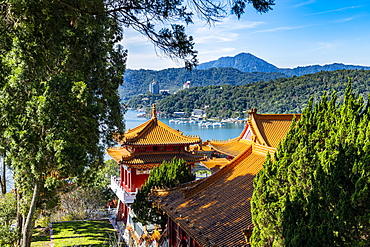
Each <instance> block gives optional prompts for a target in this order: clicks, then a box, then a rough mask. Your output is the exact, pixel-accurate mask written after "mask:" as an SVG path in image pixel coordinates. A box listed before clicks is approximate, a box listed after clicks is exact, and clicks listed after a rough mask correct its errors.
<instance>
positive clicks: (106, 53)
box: [0, 1, 125, 246]
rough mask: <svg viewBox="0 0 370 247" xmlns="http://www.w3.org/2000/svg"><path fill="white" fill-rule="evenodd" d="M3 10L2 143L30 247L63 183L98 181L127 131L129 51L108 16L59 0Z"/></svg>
mask: <svg viewBox="0 0 370 247" xmlns="http://www.w3.org/2000/svg"><path fill="white" fill-rule="evenodd" d="M91 4H92V5H94V7H96V8H98V7H99V6H100V5H99V4H98V3H97V2H96V1H94V2H91ZM100 8H102V9H104V6H100ZM1 11H4V12H2V17H4V16H3V14H4V15H5V14H6V18H3V19H2V20H1V21H2V22H1V27H3V29H2V32H3V36H2V37H1V40H2V42H0V43H1V44H0V49H1V56H0V63H1V66H0V67H1V68H2V69H1V71H0V95H1V102H0V111H1V116H2V121H1V126H0V129H1V136H0V137H1V138H0V145H1V149H3V150H5V151H6V162H7V164H10V166H11V167H12V168H13V170H14V174H15V177H14V179H15V188H16V191H17V204H18V213H17V219H18V221H17V222H18V229H19V231H20V232H21V234H22V239H21V241H20V243H19V244H20V245H21V246H29V245H30V238H31V235H32V231H33V225H34V220H35V216H36V213H37V212H38V211H39V210H40V209H45V208H49V207H51V206H54V205H55V202H56V201H55V199H56V198H55V194H56V193H55V189H56V188H57V187H59V186H60V185H62V183H61V181H64V180H65V179H67V178H69V177H78V178H80V180H82V179H85V180H86V181H88V180H89V179H90V178H92V177H94V176H93V175H91V174H92V173H94V172H95V171H96V170H97V168H98V167H99V166H100V165H101V164H103V155H104V150H105V147H106V146H107V145H112V144H113V140H111V136H112V133H113V132H114V131H123V124H122V112H121V108H120V105H119V97H118V94H117V88H118V85H119V84H121V82H122V75H123V71H124V57H125V53H124V52H123V51H122V48H121V47H119V46H116V45H115V42H116V41H117V40H119V39H120V37H121V36H122V35H121V30H120V28H119V26H118V25H117V22H116V21H115V20H114V19H112V18H110V17H109V16H108V15H99V16H93V15H89V14H82V13H80V12H77V11H75V10H73V9H71V8H67V7H65V6H64V5H63V4H61V3H60V2H59V1H7V2H6V4H5V5H4V6H2V9H1Z"/></svg>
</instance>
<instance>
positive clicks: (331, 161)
mask: <svg viewBox="0 0 370 247" xmlns="http://www.w3.org/2000/svg"><path fill="white" fill-rule="evenodd" d="M337 101H338V99H337V97H336V94H335V93H333V94H332V95H331V97H329V96H328V95H327V94H326V93H325V94H324V95H323V96H322V98H321V100H320V101H319V103H317V104H315V105H314V104H313V100H310V102H309V104H308V107H307V108H305V109H304V111H303V113H302V117H301V119H300V120H299V121H297V122H295V123H293V124H292V127H291V129H290V131H289V132H288V134H287V136H286V138H285V140H283V141H282V142H281V143H280V145H279V147H278V152H277V153H275V156H274V159H270V158H268V159H267V160H266V162H265V163H264V168H263V170H261V172H260V173H259V174H258V175H257V176H256V179H255V181H254V187H255V190H254V193H253V198H252V202H251V206H252V216H253V223H254V230H253V235H252V245H253V246H368V245H369V240H368V239H369V234H370V214H369V213H370V205H369V203H368V202H369V201H370V193H369V185H370V179H369V177H370V176H369V175H370V167H369V165H368V164H369V162H370V153H369V148H370V128H369V127H370V126H369V124H370V123H369V117H370V111H369V107H368V106H367V105H365V104H364V101H363V99H362V98H361V97H358V96H357V95H355V94H354V93H353V91H352V85H351V82H350V81H349V83H348V86H347V88H346V91H345V94H344V101H343V103H342V104H338V103H337Z"/></svg>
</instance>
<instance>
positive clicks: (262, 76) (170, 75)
mask: <svg viewBox="0 0 370 247" xmlns="http://www.w3.org/2000/svg"><path fill="white" fill-rule="evenodd" d="M280 77H286V76H285V75H284V74H283V73H277V72H272V73H263V72H252V73H247V72H241V71H239V70H237V69H234V68H211V69H208V70H197V69H194V70H192V71H189V70H186V69H185V68H172V69H165V70H159V71H155V70H144V69H141V70H127V71H126V72H125V78H124V83H123V85H122V86H121V87H120V89H119V91H120V92H119V93H120V96H121V98H122V99H124V100H127V99H129V98H131V97H133V96H135V95H138V94H145V93H147V92H148V91H149V84H150V83H152V82H153V81H155V82H157V83H158V84H159V88H160V90H170V93H174V92H176V91H178V90H180V89H182V86H183V84H184V83H185V82H187V81H190V82H191V85H192V86H194V87H198V86H208V85H224V84H228V85H233V86H237V85H243V84H248V83H253V82H259V81H268V80H274V79H276V78H280Z"/></svg>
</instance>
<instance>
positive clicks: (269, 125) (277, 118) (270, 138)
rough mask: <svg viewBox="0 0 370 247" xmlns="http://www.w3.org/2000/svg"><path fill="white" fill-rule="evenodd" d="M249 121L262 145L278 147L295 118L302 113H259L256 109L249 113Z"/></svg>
mask: <svg viewBox="0 0 370 247" xmlns="http://www.w3.org/2000/svg"><path fill="white" fill-rule="evenodd" d="M249 114H250V119H249V121H248V123H249V125H250V126H251V129H252V130H253V134H254V135H255V136H256V141H257V142H258V143H260V144H262V145H266V146H270V147H274V148H277V146H278V144H279V142H280V141H281V140H282V139H284V137H285V136H286V133H287V132H288V130H289V128H290V126H291V124H292V121H293V119H294V118H296V119H297V120H298V119H299V118H300V117H301V114H257V112H256V111H252V112H250V113H249Z"/></svg>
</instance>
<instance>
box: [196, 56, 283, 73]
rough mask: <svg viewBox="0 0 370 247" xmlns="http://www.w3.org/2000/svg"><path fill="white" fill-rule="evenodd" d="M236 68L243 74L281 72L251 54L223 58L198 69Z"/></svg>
mask: <svg viewBox="0 0 370 247" xmlns="http://www.w3.org/2000/svg"><path fill="white" fill-rule="evenodd" d="M225 67H230V68H235V69H237V70H240V71H242V72H279V68H277V67H276V66H275V65H272V64H270V63H268V62H266V61H264V60H262V59H260V58H258V57H256V56H254V55H252V54H250V53H240V54H238V55H236V56H235V57H221V58H219V59H217V60H215V61H210V62H206V63H202V64H199V65H198V66H197V69H201V70H203V69H210V68H225Z"/></svg>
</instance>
